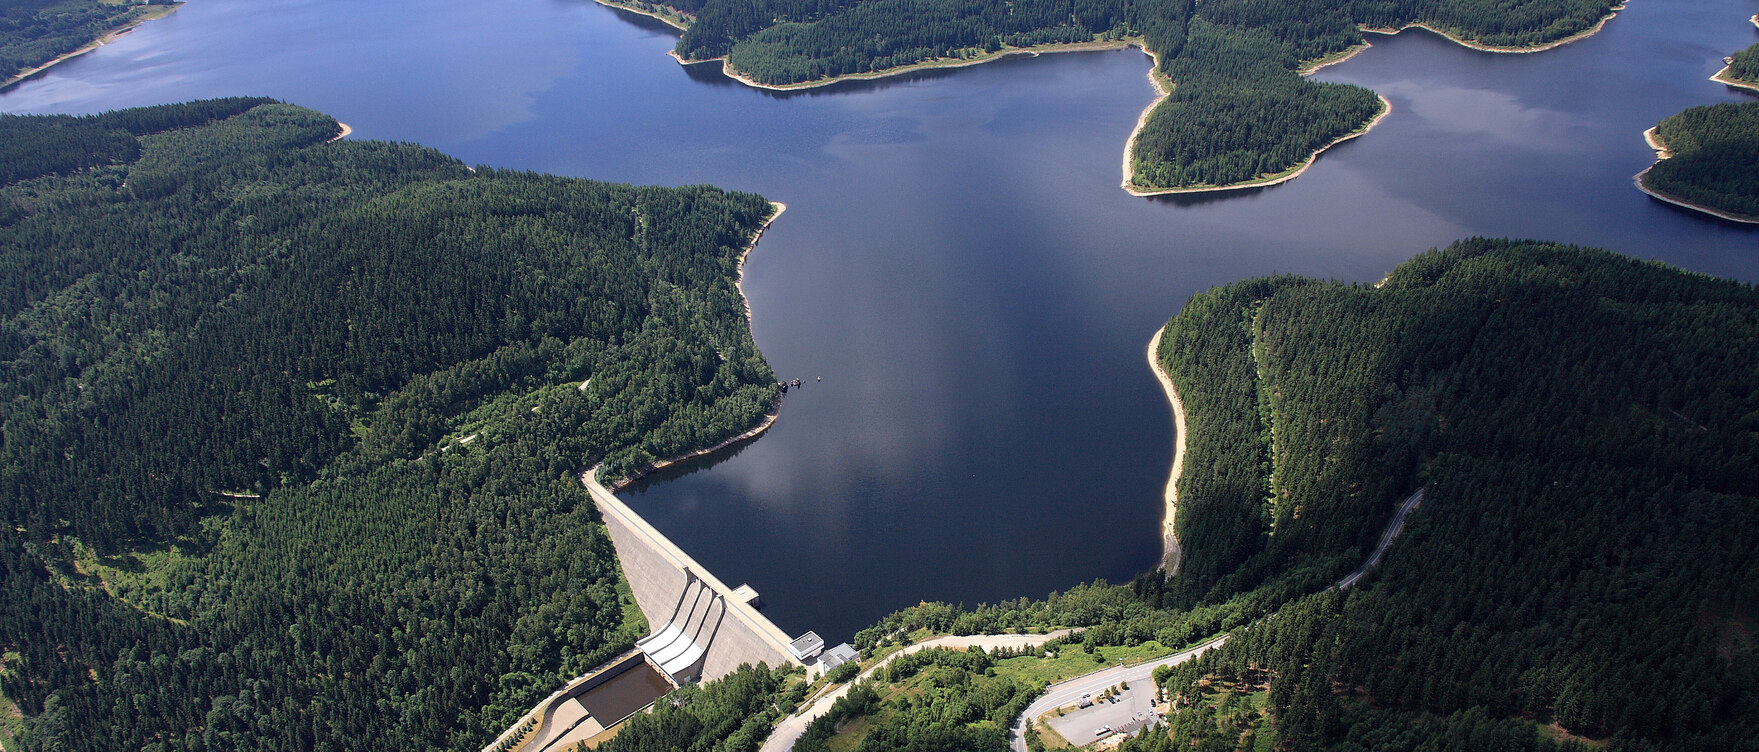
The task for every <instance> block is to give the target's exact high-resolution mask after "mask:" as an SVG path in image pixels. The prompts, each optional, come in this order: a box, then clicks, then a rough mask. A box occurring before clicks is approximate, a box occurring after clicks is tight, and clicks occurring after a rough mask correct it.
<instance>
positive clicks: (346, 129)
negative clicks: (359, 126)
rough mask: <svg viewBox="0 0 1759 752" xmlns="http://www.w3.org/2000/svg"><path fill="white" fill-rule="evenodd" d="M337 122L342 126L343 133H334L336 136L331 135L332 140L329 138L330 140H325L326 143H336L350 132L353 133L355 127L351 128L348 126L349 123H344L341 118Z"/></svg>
mask: <svg viewBox="0 0 1759 752" xmlns="http://www.w3.org/2000/svg"><path fill="white" fill-rule="evenodd" d="M336 124H337V125H340V126H342V132H341V133H338V134H336V135H334V136H331V137H330V140H329V141H325V142H324V143H326V144H330V143H335V142H337V141H341V140H342V139H345V138H348V134H350V133H353V132H354V129H353V128H350V127H348V124H347V123H344V122H342V121H340V120H338V121H336Z"/></svg>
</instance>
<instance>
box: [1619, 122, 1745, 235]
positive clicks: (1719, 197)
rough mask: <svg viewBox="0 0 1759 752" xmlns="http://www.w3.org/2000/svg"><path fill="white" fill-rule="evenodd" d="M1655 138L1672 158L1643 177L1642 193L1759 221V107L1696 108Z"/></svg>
mask: <svg viewBox="0 0 1759 752" xmlns="http://www.w3.org/2000/svg"><path fill="white" fill-rule="evenodd" d="M1655 135H1656V137H1657V138H1659V139H1660V140H1661V142H1662V143H1664V144H1666V146H1667V149H1668V150H1669V151H1671V152H1673V155H1672V156H1671V157H1670V158H1668V159H1663V160H1661V161H1659V162H1657V163H1655V166H1653V167H1651V168H1649V169H1648V170H1647V171H1646V172H1644V173H1643V175H1642V177H1641V178H1640V180H1641V181H1642V184H1643V187H1645V188H1648V189H1649V190H1652V191H1655V192H1657V193H1660V194H1663V195H1665V196H1668V197H1670V198H1676V199H1679V200H1681V201H1685V202H1687V203H1690V204H1696V205H1698V206H1704V207H1708V208H1710V209H1714V210H1717V211H1721V212H1726V213H1729V214H1733V215H1736V216H1739V217H1745V218H1750V219H1755V220H1759V102H1742V103H1739V104H1734V103H1724V104H1716V105H1709V106H1706V107H1693V108H1691V109H1689V110H1686V111H1684V112H1681V113H1679V114H1678V115H1674V116H1672V117H1669V118H1667V119H1666V120H1663V121H1661V124H1660V125H1657V126H1656V127H1655Z"/></svg>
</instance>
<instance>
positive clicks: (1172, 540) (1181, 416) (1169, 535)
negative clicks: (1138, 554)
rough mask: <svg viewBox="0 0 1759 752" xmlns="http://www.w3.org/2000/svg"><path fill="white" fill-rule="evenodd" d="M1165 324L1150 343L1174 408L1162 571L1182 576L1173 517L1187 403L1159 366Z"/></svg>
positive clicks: (1181, 468) (1153, 364)
mask: <svg viewBox="0 0 1759 752" xmlns="http://www.w3.org/2000/svg"><path fill="white" fill-rule="evenodd" d="M1166 331H1167V328H1166V325H1164V324H1163V325H1161V328H1159V329H1156V330H1154V339H1151V340H1149V341H1148V367H1149V369H1151V370H1153V371H1154V377H1155V378H1156V379H1158V380H1160V388H1161V390H1162V391H1164V392H1166V395H1167V402H1169V403H1171V404H1172V406H1173V432H1174V433H1175V434H1176V435H1175V437H1174V438H1173V469H1172V472H1171V473H1170V474H1168V475H1167V487H1166V491H1165V493H1164V494H1163V497H1164V498H1165V500H1166V514H1165V516H1164V517H1163V518H1162V520H1161V526H1160V540H1161V555H1160V566H1161V569H1163V570H1166V573H1167V574H1168V575H1174V574H1178V573H1179V556H1180V549H1179V536H1178V532H1177V531H1176V530H1174V529H1173V515H1174V513H1175V512H1177V511H1178V509H1179V476H1181V475H1183V474H1184V472H1185V435H1186V433H1185V403H1184V402H1182V401H1180V400H1179V390H1178V389H1177V388H1175V387H1174V386H1173V379H1172V377H1171V376H1168V375H1167V372H1166V369H1165V368H1162V367H1161V364H1160V338H1161V335H1163V334H1166Z"/></svg>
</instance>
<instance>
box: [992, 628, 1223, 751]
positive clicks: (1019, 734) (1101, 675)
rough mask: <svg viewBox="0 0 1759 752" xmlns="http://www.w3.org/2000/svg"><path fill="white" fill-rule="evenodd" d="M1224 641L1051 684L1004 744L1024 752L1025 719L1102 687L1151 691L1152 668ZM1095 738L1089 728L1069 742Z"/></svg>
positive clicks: (1195, 654)
mask: <svg viewBox="0 0 1759 752" xmlns="http://www.w3.org/2000/svg"><path fill="white" fill-rule="evenodd" d="M1227 641H1228V636H1227V635H1221V636H1220V637H1216V638H1214V639H1212V640H1210V641H1208V642H1205V643H1203V644H1201V645H1197V646H1194V647H1190V648H1186V649H1184V650H1181V651H1179V652H1177V653H1174V654H1172V655H1169V656H1167V657H1165V658H1161V659H1158V660H1153V661H1148V662H1147V663H1138V664H1136V665H1134V666H1111V667H1108V668H1102V669H1100V670H1098V671H1095V672H1093V673H1091V674H1085V675H1082V676H1077V677H1075V678H1073V679H1069V680H1067V681H1062V682H1057V683H1056V684H1052V685H1050V686H1049V687H1046V688H1045V690H1044V694H1043V695H1040V696H1039V698H1038V699H1037V700H1036V701H1034V702H1033V703H1032V704H1031V705H1028V706H1026V712H1024V713H1021V714H1020V717H1019V718H1018V719H1016V720H1015V721H1014V728H1013V729H1012V730H1010V731H1009V733H1008V743H1009V745H1010V746H1012V747H1013V749H1014V750H1015V752H1026V721H1027V719H1029V718H1031V719H1036V718H1038V717H1039V716H1041V715H1044V714H1045V713H1049V712H1051V711H1052V710H1055V709H1057V708H1060V707H1062V706H1064V705H1073V704H1075V703H1077V702H1080V701H1081V695H1084V694H1091V695H1093V696H1095V697H1098V696H1099V693H1100V692H1103V691H1105V688H1106V687H1110V686H1112V685H1114V684H1118V683H1121V682H1126V681H1127V682H1130V686H1131V687H1132V688H1134V687H1136V686H1137V685H1138V684H1140V685H1142V686H1143V687H1144V688H1145V689H1149V688H1152V686H1153V685H1154V679H1153V676H1154V670H1155V669H1156V668H1159V667H1161V666H1172V665H1176V664H1180V663H1184V662H1185V661H1188V660H1191V659H1192V658H1196V657H1197V656H1200V655H1203V654H1204V653H1205V652H1207V651H1209V650H1213V649H1215V648H1218V647H1221V646H1222V644H1223V643H1225V642H1227ZM1095 725H1096V726H1097V725H1098V724H1095ZM1095 738H1096V737H1094V736H1093V728H1089V729H1087V736H1086V737H1083V738H1079V739H1077V738H1070V739H1069V741H1071V742H1074V743H1076V744H1084V743H1087V742H1091V741H1093V739H1095Z"/></svg>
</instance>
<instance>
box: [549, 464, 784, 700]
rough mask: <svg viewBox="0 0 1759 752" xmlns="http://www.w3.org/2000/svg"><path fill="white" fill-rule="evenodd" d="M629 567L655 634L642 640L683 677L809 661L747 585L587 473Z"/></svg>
mask: <svg viewBox="0 0 1759 752" xmlns="http://www.w3.org/2000/svg"><path fill="white" fill-rule="evenodd" d="M581 482H583V483H585V484H586V487H587V490H588V491H589V492H591V494H592V498H593V501H594V502H595V503H596V504H597V505H598V508H599V514H600V516H601V517H603V518H604V521H605V527H606V528H607V529H608V530H609V531H610V534H611V542H612V543H613V544H615V545H616V547H617V561H618V563H620V564H621V565H622V567H623V575H624V576H625V577H627V578H628V580H629V586H630V589H632V590H633V591H634V592H635V603H636V605H637V606H639V607H640V608H641V613H642V614H643V615H645V616H646V617H647V623H648V629H649V631H650V632H651V633H652V634H651V635H650V636H649V637H648V638H647V639H644V640H642V641H641V643H640V645H641V647H642V649H643V650H644V651H646V652H647V653H648V654H649V656H651V657H652V658H653V659H654V661H655V662H656V663H658V664H660V665H662V666H664V667H665V669H666V671H667V672H669V673H671V674H672V675H673V676H674V677H677V678H678V679H679V680H681V681H689V680H692V679H700V680H702V681H712V680H714V679H719V678H721V677H723V676H726V675H727V674H730V673H732V672H733V670H734V669H737V668H738V667H739V665H740V664H742V663H750V664H753V665H756V664H759V663H767V664H769V665H770V666H771V667H780V666H800V665H804V664H803V663H801V661H799V660H798V659H796V658H795V657H794V655H793V654H792V653H791V652H790V651H789V649H788V642H789V640H788V637H787V635H786V634H785V633H783V632H782V630H781V629H779V628H777V627H776V625H775V624H773V623H771V622H770V620H769V619H768V618H767V617H765V616H764V615H763V614H761V613H759V612H758V610H757V608H756V606H755V605H754V604H753V603H752V601H753V600H755V594H754V593H752V592H751V590H750V589H749V588H743V587H742V588H739V589H738V590H737V591H736V590H734V589H733V588H729V587H727V585H726V584H725V583H723V582H721V581H720V580H719V579H718V578H716V577H715V576H714V574H713V573H711V572H709V571H708V570H707V569H704V568H703V567H702V566H701V565H700V564H697V563H696V561H695V560H694V559H691V558H690V555H689V554H686V553H684V552H683V551H682V550H680V549H679V548H678V547H677V546H676V545H674V544H673V543H672V542H671V541H670V540H668V539H667V538H666V537H665V536H664V535H661V534H660V532H659V531H658V530H655V529H654V528H653V526H651V525H649V524H648V523H647V521H646V520H644V519H642V518H641V516H640V515H638V514H636V513H635V512H634V511H633V510H631V509H630V508H629V507H628V506H627V505H625V504H624V503H623V502H622V501H620V500H618V499H617V497H616V496H615V495H613V494H612V493H611V492H610V490H609V489H607V488H605V487H604V486H603V485H602V484H600V483H599V482H598V481H597V480H595V479H594V478H593V477H592V474H591V473H590V472H588V473H586V474H583V475H582V477H581Z"/></svg>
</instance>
